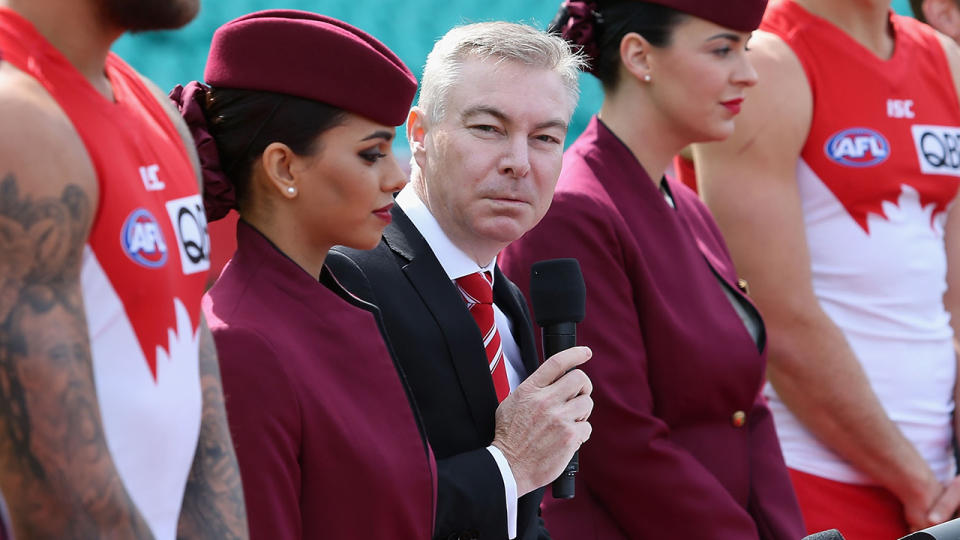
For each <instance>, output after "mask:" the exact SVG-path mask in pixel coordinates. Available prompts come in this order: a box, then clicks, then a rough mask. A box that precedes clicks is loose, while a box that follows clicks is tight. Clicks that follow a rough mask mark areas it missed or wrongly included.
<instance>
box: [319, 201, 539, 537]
mask: <svg viewBox="0 0 960 540" xmlns="http://www.w3.org/2000/svg"><path fill="white" fill-rule="evenodd" d="M392 214H393V223H392V224H391V225H390V226H388V227H387V228H386V230H384V233H383V238H382V240H381V242H380V245H379V246H377V247H376V248H375V249H373V250H371V251H359V250H354V249H349V248H344V247H340V246H338V247H335V248H334V249H333V250H332V251H331V252H330V255H329V256H328V257H327V265H328V267H329V268H330V269H331V271H332V272H333V274H334V276H336V278H337V279H338V280H339V281H340V282H341V284H343V286H344V287H346V288H347V289H348V290H350V291H351V292H353V293H354V294H357V295H358V296H362V295H364V294H367V295H370V294H372V297H367V298H364V299H365V300H368V301H370V302H371V303H374V304H376V305H377V306H378V307H379V308H380V311H381V313H382V315H383V321H384V326H385V328H386V332H387V336H388V337H389V340H390V342H391V344H392V346H393V348H394V350H395V351H396V353H397V357H398V358H399V361H400V364H401V366H402V368H403V371H404V374H405V376H406V379H407V383H408V384H409V386H410V388H411V389H412V391H413V395H414V398H415V401H416V404H417V406H418V408H419V411H420V414H421V415H422V418H423V421H424V424H425V425H426V430H427V435H428V438H429V440H430V445H431V446H432V447H433V451H434V454H435V455H436V458H437V471H438V493H437V518H436V528H435V530H434V538H439V539H447V538H476V539H480V540H488V539H489V540H503V539H504V538H506V531H507V524H506V502H505V501H504V488H503V480H502V477H501V475H500V471H499V469H498V468H497V464H496V462H495V461H494V459H493V457H492V456H491V455H490V453H489V452H488V451H487V450H486V447H487V446H488V445H489V444H490V442H491V441H492V440H493V435H494V415H495V412H496V409H497V405H498V403H497V396H496V392H495V390H494V387H493V380H492V379H491V377H490V370H489V367H488V364H487V356H486V353H485V352H484V347H483V338H482V336H481V335H480V330H479V329H478V328H477V325H476V323H475V322H474V320H473V317H472V316H471V315H470V312H469V311H468V310H467V307H466V305H465V304H464V301H463V298H462V297H461V296H460V293H459V291H458V290H457V288H456V286H455V285H454V284H453V282H452V281H450V279H449V277H447V274H446V272H444V270H443V267H442V266H441V265H440V262H439V261H438V260H437V258H436V256H435V255H434V254H433V251H431V249H430V247H429V246H428V245H427V242H426V240H424V238H423V236H421V235H420V233H419V231H417V229H416V227H415V226H414V225H413V223H412V222H411V221H410V219H409V218H408V217H407V216H406V214H404V213H403V211H402V210H400V208H399V207H397V206H395V207H394V208H393V211H392ZM364 291H367V292H366V293H364ZM370 291H372V293H371V292H370ZM493 294H494V303H496V305H497V307H499V308H500V309H501V310H502V311H503V312H504V314H506V315H507V317H508V318H509V319H510V321H511V322H512V325H513V328H512V329H511V330H512V333H513V336H514V339H515V340H516V341H517V345H518V346H519V348H520V352H521V356H522V357H523V363H524V365H525V367H526V369H527V371H528V372H530V373H532V372H533V371H534V370H535V369H536V368H537V365H538V364H539V362H538V360H537V349H536V345H535V343H534V334H533V326H532V324H531V322H530V314H529V312H528V311H527V304H526V301H525V300H524V298H523V295H522V293H521V292H520V291H519V290H518V289H517V287H516V285H514V284H513V283H512V282H511V281H510V280H508V279H507V278H506V276H504V275H503V274H502V273H501V272H500V269H499V268H497V269H496V274H495V278H494V291H493ZM542 497H543V490H542V489H539V490H536V491H534V492H532V493H529V494H527V495H525V496H524V497H521V498H520V500H519V502H518V506H517V538H518V539H520V540H534V539H546V538H549V535H548V534H547V532H546V530H545V529H544V527H543V522H542V520H540V518H539V506H540V500H541V499H542Z"/></svg>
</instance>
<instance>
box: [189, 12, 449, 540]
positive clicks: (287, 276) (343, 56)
mask: <svg viewBox="0 0 960 540" xmlns="http://www.w3.org/2000/svg"><path fill="white" fill-rule="evenodd" d="M205 79H206V81H207V83H208V84H209V85H210V86H209V87H207V86H204V85H201V84H199V83H196V82H194V83H190V84H189V85H188V86H187V87H186V88H180V87H178V88H177V89H175V90H174V92H173V94H172V97H173V98H174V100H175V101H177V103H178V105H179V107H180V109H181V113H182V114H183V115H184V117H185V118H186V119H187V121H188V123H189V124H190V125H191V128H192V130H193V134H194V137H195V139H196V142H197V147H198V150H199V153H200V154H201V162H202V163H203V168H204V180H205V184H206V185H205V188H206V195H207V200H206V202H207V212H208V214H209V215H210V218H211V219H216V218H218V217H221V216H222V215H223V214H225V213H226V211H227V210H228V209H229V208H231V207H235V208H237V209H238V210H239V213H240V218H241V219H240V222H239V224H238V227H237V245H238V247H237V252H236V253H235V254H234V256H233V259H232V260H231V261H230V262H229V263H228V264H227V266H226V268H225V269H224V271H223V273H222V274H221V276H220V279H219V280H218V281H217V283H216V284H215V285H214V286H213V288H212V289H211V290H210V291H209V293H208V294H207V295H206V296H205V297H204V303H203V308H204V312H205V314H206V316H207V320H208V321H209V323H210V327H211V329H212V331H213V335H214V338H215V340H216V343H217V349H218V351H219V355H220V366H221V370H222V376H223V384H224V393H225V395H226V400H227V413H228V417H229V421H230V427H231V431H232V434H233V440H234V443H235V446H236V449H237V456H238V459H239V462H240V469H241V474H242V476H243V485H244V488H245V489H244V492H245V494H246V502H247V507H248V514H249V519H250V531H251V537H252V538H255V539H256V538H261V539H271V540H272V539H278V538H411V539H413V538H429V537H430V536H431V534H432V530H433V523H434V507H435V491H436V490H435V464H434V460H433V456H432V453H431V451H430V449H429V447H428V445H427V442H426V439H425V437H424V434H423V432H422V430H421V429H420V427H419V420H418V417H417V414H416V413H415V409H414V408H413V406H412V403H411V401H410V397H409V395H408V394H407V392H406V388H405V385H404V383H403V375H402V373H400V372H399V369H398V367H397V365H396V363H395V362H394V361H393V358H392V355H391V352H390V347H389V345H388V344H387V343H386V342H385V341H384V339H383V337H382V336H381V333H380V330H379V328H378V324H379V323H378V315H377V312H376V309H375V308H374V307H373V306H371V305H369V304H366V303H364V302H362V301H360V300H358V299H356V298H354V297H352V296H351V295H349V294H348V293H346V292H345V291H344V290H343V289H342V288H341V287H340V286H339V285H338V283H337V282H336V280H335V279H334V278H333V277H332V275H331V274H330V273H329V272H328V271H327V270H326V269H325V267H324V260H325V258H326V255H327V251H328V250H329V249H330V248H331V247H332V246H333V245H335V244H343V245H347V246H351V247H356V248H372V247H374V246H375V245H376V244H377V242H378V241H379V240H380V234H381V232H382V230H383V228H384V227H385V226H386V225H387V223H389V221H390V207H391V206H392V205H393V197H392V195H393V193H394V192H396V191H397V190H399V189H400V188H401V187H402V186H403V185H404V184H405V183H406V180H405V176H404V173H403V172H402V171H401V169H400V167H399V166H398V165H397V162H396V160H395V159H394V157H393V155H392V154H391V145H392V142H393V136H394V127H395V126H397V125H399V124H401V123H403V120H404V119H405V118H406V113H407V110H408V108H409V106H410V102H411V100H412V99H413V96H414V93H415V91H416V79H415V78H414V76H413V75H412V74H411V73H410V71H409V70H408V69H407V67H406V66H405V65H404V64H403V63H402V62H401V61H400V60H399V58H397V57H396V56H395V55H394V54H393V53H392V52H390V50H389V49H387V48H386V47H385V46H384V45H383V44H381V43H380V42H378V41H376V40H375V39H374V38H372V37H371V36H369V35H367V34H365V33H364V32H362V31H360V30H358V29H356V28H353V27H351V26H349V25H347V24H345V23H343V22H340V21H337V20H334V19H330V18H327V17H323V16H320V15H314V14H311V13H305V12H299V11H284V10H271V11H263V12H258V13H253V14H251V15H247V16H245V17H241V18H239V19H236V20H234V21H231V22H229V23H227V24H226V25H224V26H223V27H221V28H220V29H218V30H217V32H216V34H215V35H214V38H213V43H212V46H211V49H210V56H209V58H208V61H207V67H206V72H205Z"/></svg>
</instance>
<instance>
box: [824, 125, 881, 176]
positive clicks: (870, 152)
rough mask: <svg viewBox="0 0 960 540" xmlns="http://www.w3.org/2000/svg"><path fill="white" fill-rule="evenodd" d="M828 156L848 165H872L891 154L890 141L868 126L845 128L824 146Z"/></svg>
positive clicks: (877, 163)
mask: <svg viewBox="0 0 960 540" xmlns="http://www.w3.org/2000/svg"><path fill="white" fill-rule="evenodd" d="M823 150H824V152H826V154H827V157H829V158H830V159H831V160H833V161H834V162H835V163H838V164H840V165H845V166H847V167H872V166H874V165H879V164H881V163H883V162H884V161H886V160H887V158H888V157H889V156H890V143H888V142H887V139H886V138H884V136H883V135H881V134H879V133H877V132H876V131H873V130H872V129H867V128H850V129H845V130H843V131H841V132H839V133H837V134H835V135H834V136H833V137H830V139H829V140H828V141H827V144H826V145H825V146H824V147H823Z"/></svg>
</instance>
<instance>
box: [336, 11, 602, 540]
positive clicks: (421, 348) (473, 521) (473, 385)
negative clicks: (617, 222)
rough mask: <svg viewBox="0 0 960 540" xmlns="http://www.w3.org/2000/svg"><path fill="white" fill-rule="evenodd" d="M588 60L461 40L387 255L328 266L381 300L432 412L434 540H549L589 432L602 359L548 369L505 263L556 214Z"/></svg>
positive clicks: (424, 106) (424, 117) (503, 34)
mask: <svg viewBox="0 0 960 540" xmlns="http://www.w3.org/2000/svg"><path fill="white" fill-rule="evenodd" d="M580 62H581V61H580V59H579V58H578V57H577V56H576V55H574V54H573V53H571V51H570V49H569V47H568V45H567V44H566V43H565V42H564V41H563V40H562V39H560V38H559V37H556V36H551V35H548V34H545V33H543V32H541V31H538V30H535V29H533V28H531V27H529V26H524V25H518V24H510V23H480V24H473V25H467V26H463V27H458V28H454V29H453V30H451V31H450V32H448V33H447V34H446V35H445V36H444V37H443V38H442V39H441V40H440V41H438V42H437V44H436V45H435V47H434V49H433V51H432V52H431V53H430V55H429V57H428V58H427V64H426V67H425V69H424V74H423V79H422V87H421V94H420V99H419V102H418V105H417V106H416V107H414V108H413V109H412V110H411V112H410V115H409V117H408V121H407V138H408V140H409V141H410V146H411V151H412V154H413V160H412V164H411V165H412V174H411V183H410V185H409V186H407V188H405V189H404V190H403V191H401V192H400V194H399V196H398V197H397V200H396V205H395V206H394V207H393V209H392V211H391V215H392V223H391V224H390V225H389V226H388V227H387V228H386V230H385V231H384V234H383V239H382V241H381V243H380V245H379V246H378V247H377V248H376V249H374V250H372V251H357V250H351V249H346V248H335V249H334V250H333V251H332V252H331V254H330V256H329V257H328V261H327V262H328V264H329V266H330V267H331V269H332V270H333V273H334V275H336V276H337V278H338V279H340V280H341V281H342V283H343V284H344V285H345V286H346V287H347V288H348V289H351V290H353V291H354V292H355V293H356V294H362V293H361V292H360V291H362V290H364V288H365V287H367V286H368V285H369V287H370V289H371V290H372V295H373V298H368V299H369V300H371V301H372V302H373V303H375V304H376V305H377V306H379V308H380V310H381V311H382V315H383V320H384V326H385V328H386V333H387V334H388V337H389V339H390V341H391V343H392V345H393V347H394V349H395V351H396V353H397V357H398V359H399V362H400V364H401V368H402V370H403V372H404V373H405V375H406V378H407V381H408V383H409V385H410V388H411V390H412V393H413V396H414V398H415V401H416V403H417V406H418V408H419V411H420V414H421V415H422V418H423V421H424V423H425V426H426V430H427V434H428V437H429V440H430V444H431V446H432V447H433V450H434V452H435V454H436V457H437V460H438V465H437V466H438V509H437V520H436V528H435V530H434V537H435V538H478V539H499V540H502V539H504V538H520V539H524V540H527V539H535V538H548V535H547V533H546V531H545V530H544V528H543V525H542V521H541V520H540V519H539V518H538V507H539V504H540V500H541V498H542V496H543V489H542V486H544V485H546V484H547V483H549V482H550V481H552V480H553V479H554V478H556V477H557V476H558V474H559V473H560V472H561V471H562V469H563V467H564V466H565V465H566V464H567V462H568V461H569V459H570V457H571V455H572V454H573V452H574V451H575V450H576V449H577V448H578V447H579V446H580V444H582V443H583V441H585V440H586V439H587V438H588V437H589V435H590V429H591V428H590V424H589V423H588V422H586V418H587V417H588V416H589V414H590V411H591V409H592V407H593V402H592V400H591V398H590V396H589V394H590V392H591V385H590V382H589V380H588V379H587V377H586V375H584V374H583V372H582V371H580V370H576V369H573V368H574V367H575V366H577V365H579V364H581V363H583V362H584V361H586V360H587V359H588V358H589V356H590V351H589V349H586V348H583V347H577V348H574V349H570V350H568V351H564V352H563V353H560V354H557V355H554V356H553V357H551V358H550V359H548V360H547V361H546V362H545V363H544V365H543V366H541V367H539V368H538V366H537V364H538V362H537V352H536V346H535V343H534V335H533V327H532V324H531V322H530V315H529V313H528V311H527V309H526V303H525V301H524V299H523V297H522V295H521V293H520V292H519V291H518V289H517V287H516V286H515V285H514V284H513V283H511V282H510V281H509V280H507V278H506V277H505V276H504V275H503V274H502V273H500V270H499V268H497V266H496V256H497V254H498V253H499V252H500V250H501V249H503V248H504V247H505V246H507V245H508V244H509V243H510V242H512V241H513V240H515V239H517V238H519V237H520V236H521V235H523V234H524V233H525V232H526V231H528V230H529V229H531V228H532V227H533V226H534V225H535V224H536V223H537V222H538V221H539V220H540V218H541V217H543V215H544V213H546V210H547V207H548V206H549V204H550V200H551V198H552V195H553V188H554V186H555V184H556V181H557V177H558V175H559V173H560V165H561V156H562V152H563V141H564V138H565V136H566V132H567V126H568V123H569V120H570V116H571V115H572V113H573V109H574V107H575V105H576V101H577V96H578V87H577V78H576V74H577V70H578V68H579V66H580ZM491 281H492V304H493V305H492V306H491V302H490V296H491ZM484 296H486V297H487V298H484ZM491 308H492V309H491ZM571 370H572V371H571ZM521 381H523V382H521Z"/></svg>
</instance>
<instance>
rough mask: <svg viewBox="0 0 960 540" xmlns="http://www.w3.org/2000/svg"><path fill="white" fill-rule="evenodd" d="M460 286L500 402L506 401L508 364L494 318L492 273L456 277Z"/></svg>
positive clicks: (508, 384) (476, 273)
mask: <svg viewBox="0 0 960 540" xmlns="http://www.w3.org/2000/svg"><path fill="white" fill-rule="evenodd" d="M456 283H457V288H458V289H460V294H461V295H462V296H463V300H464V301H465V302H466V303H467V308H468V309H469V310H470V315H473V320H474V321H476V323H477V326H478V327H479V328H480V334H481V335H482V336H483V346H484V348H485V349H486V351H487V362H488V363H489V365H490V376H491V377H493V387H494V388H495V389H496V391H497V401H503V400H504V399H506V397H507V395H508V394H509V393H510V382H509V381H508V380H507V367H506V366H505V365H504V358H503V346H502V345H501V343H500V332H498V331H497V324H496V321H494V318H493V278H492V277H491V276H490V273H489V272H475V273H473V274H470V275H467V276H463V277H461V278H458V279H457V280H456Z"/></svg>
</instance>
